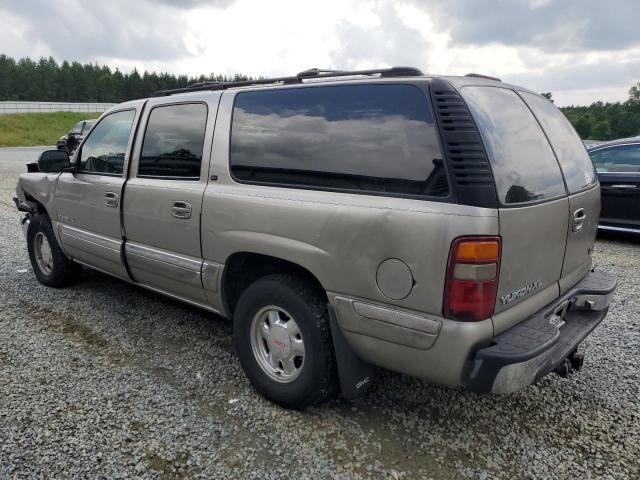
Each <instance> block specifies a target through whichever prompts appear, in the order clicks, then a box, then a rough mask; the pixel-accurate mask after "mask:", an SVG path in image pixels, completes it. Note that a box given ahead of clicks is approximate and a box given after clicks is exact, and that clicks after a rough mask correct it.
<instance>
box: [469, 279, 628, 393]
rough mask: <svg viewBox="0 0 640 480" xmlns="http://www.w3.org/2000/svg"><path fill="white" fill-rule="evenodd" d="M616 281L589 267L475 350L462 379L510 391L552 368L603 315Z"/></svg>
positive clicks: (477, 387)
mask: <svg viewBox="0 0 640 480" xmlns="http://www.w3.org/2000/svg"><path fill="white" fill-rule="evenodd" d="M616 284H617V280H616V278H615V277H614V276H613V275H610V274H608V273H605V272H590V273H589V274H588V275H587V276H586V277H585V278H584V279H582V281H580V282H579V283H578V284H577V285H576V286H574V287H573V288H572V289H571V290H570V291H568V292H567V293H566V294H564V295H563V296H562V297H560V298H559V299H558V300H556V301H555V302H553V303H552V304H551V305H548V306H547V307H545V308H543V309H542V310H540V311H539V312H537V313H535V314H533V315H532V316H531V317H529V318H527V319H526V320H524V321H522V322H520V323H518V324H517V325H514V326H513V327H512V328H510V329H509V330H507V331H505V332H503V333H501V334H500V335H498V336H496V337H495V338H494V340H493V342H492V344H491V345H490V346H488V347H485V348H481V349H480V350H478V351H476V352H475V354H474V356H473V357H472V358H471V362H470V368H469V370H468V374H467V376H466V379H465V381H464V385H465V387H466V388H468V389H469V390H472V391H476V392H482V393H512V392H516V391H518V390H521V389H523V388H525V387H527V386H528V385H531V384H532V383H535V382H536V381H538V380H539V379H540V378H542V377H544V376H545V375H547V374H548V373H550V372H552V371H554V370H556V369H557V368H558V367H559V366H560V365H561V364H563V362H565V360H566V359H567V358H568V357H570V356H571V355H572V354H573V353H574V352H575V351H576V350H577V348H578V345H580V343H582V341H583V340H584V339H585V338H586V337H587V336H588V335H589V334H590V333H591V332H592V331H593V329H594V328H596V327H597V326H598V325H599V324H600V322H601V321H602V320H603V319H604V317H605V316H606V314H607V311H608V309H609V303H610V302H611V298H612V296H613V292H614V290H615V288H616Z"/></svg>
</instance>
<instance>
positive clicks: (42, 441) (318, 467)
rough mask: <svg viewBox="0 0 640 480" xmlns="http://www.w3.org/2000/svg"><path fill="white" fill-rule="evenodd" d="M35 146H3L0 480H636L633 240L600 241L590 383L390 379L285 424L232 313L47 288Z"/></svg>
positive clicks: (115, 287)
mask: <svg viewBox="0 0 640 480" xmlns="http://www.w3.org/2000/svg"><path fill="white" fill-rule="evenodd" d="M38 151H39V149H2V150H0V252H1V253H0V479H1V478H5V477H6V478H71V477H82V478H123V477H127V478H130V477H140V478H166V479H174V478H239V479H249V478H256V479H258V478H259V479H262V478H268V479H271V478H296V479H297V478H327V479H336V478H345V479H347V478H348V479H351V478H390V479H398V478H432V479H451V478H478V479H489V478H503V479H511V478H514V479H516V478H534V479H538V478H553V479H565V478H566V479H573V478H581V479H591V478H593V479H596V478H598V479H599V478H608V479H637V478H640V466H639V462H640V460H639V457H640V402H639V392H640V375H639V370H640V369H639V367H638V362H639V361H640V358H639V356H640V334H639V327H640V300H639V299H638V294H639V293H640V289H639V288H638V285H639V283H638V282H639V281H640V280H639V279H638V272H640V242H638V241H636V242H635V243H634V242H631V241H629V240H625V239H621V238H609V239H600V240H599V241H598V244H597V248H596V262H597V264H598V265H599V267H600V268H602V269H604V270H607V271H611V272H615V273H616V274H617V275H618V276H619V282H620V283H619V287H618V292H617V294H616V297H615V300H614V303H613V305H612V308H611V310H610V313H609V316H608V317H607V319H606V320H605V322H604V323H603V324H602V325H601V326H600V327H599V328H598V329H597V330H596V332H595V333H594V334H593V335H592V336H591V337H589V339H588V340H587V341H586V342H585V345H584V349H583V350H584V351H585V352H586V354H587V357H586V365H585V369H584V370H583V372H581V373H580V374H577V375H573V376H572V377H571V378H569V379H565V380H563V379H560V378H559V377H557V376H550V377H548V378H546V379H545V380H543V381H542V382H541V383H540V384H539V385H536V386H533V387H530V388H528V389H527V390H525V391H523V392H520V393H518V394H515V395H511V396H507V397H491V396H480V395H475V394H471V393H467V392H463V391H459V390H454V389H449V388H444V387H439V386H435V385H430V384H427V383H425V382H422V381H419V380H416V379H412V378H409V377H405V376H402V375H398V374H395V373H391V372H381V374H380V377H379V379H378V383H377V386H376V388H374V389H373V390H372V391H370V392H369V393H367V394H366V395H365V396H364V397H362V398H360V399H358V400H357V401H355V402H353V403H348V402H346V401H343V400H336V401H334V402H332V403H330V404H327V405H325V406H322V407H321V408H314V409H310V410H308V411H306V412H303V413H300V412H290V411H286V410H283V409H281V408H278V407H276V406H274V405H272V404H270V403H268V402H267V401H265V400H263V399H262V398H261V397H260V396H259V395H257V394H256V393H255V392H254V391H253V390H252V389H251V387H250V385H249V383H248V381H247V380H246V379H245V377H244V375H243V373H242V371H241V369H240V365H239V363H238V361H237V359H236V357H235V355H234V352H233V348H232V342H231V326H230V324H229V323H227V322H225V320H223V319H222V318H219V317H216V316H213V315H211V314H209V313H206V312H203V311H199V310H197V309H194V308H191V307H188V306H185V305H182V304H180V303H177V302H174V301H172V300H169V299H166V298H164V297H161V296H159V295H156V294H153V293H150V292H148V291H145V290H143V289H140V288H136V287H132V286H130V285H127V284H125V283H123V282H120V281H117V280H114V279H111V278H109V277H107V276H104V275H102V274H99V273H95V272H90V271H87V272H85V281H84V282H82V283H80V284H78V285H76V286H74V287H71V288H68V289H65V290H54V289H50V288H47V287H44V286H42V285H40V284H38V283H37V282H36V280H35V277H34V276H33V274H32V272H31V267H30V265H29V260H28V257H27V254H26V247H25V243H24V241H23V239H22V236H21V231H20V228H19V227H18V225H17V218H18V214H17V212H16V211H15V209H14V207H13V203H12V201H11V197H12V195H13V192H14V188H15V182H16V178H17V176H18V174H19V173H20V172H22V171H24V170H25V169H24V161H27V160H32V159H35V157H36V156H37V153H38Z"/></svg>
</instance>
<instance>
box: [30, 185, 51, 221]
mask: <svg viewBox="0 0 640 480" xmlns="http://www.w3.org/2000/svg"><path fill="white" fill-rule="evenodd" d="M24 199H25V200H26V201H28V202H29V203H33V204H34V205H35V207H36V211H35V212H34V213H38V214H41V215H46V216H47V217H48V216H49V212H47V209H46V208H44V205H43V204H42V203H40V202H39V201H38V200H36V199H35V198H34V197H33V196H32V195H30V194H29V192H26V191H24Z"/></svg>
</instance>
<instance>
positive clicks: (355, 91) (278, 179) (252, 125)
mask: <svg viewBox="0 0 640 480" xmlns="http://www.w3.org/2000/svg"><path fill="white" fill-rule="evenodd" d="M229 155H230V165H231V173H232V175H233V177H234V178H235V179H236V180H238V181H247V182H256V183H263V184H270V185H277V186H291V187H293V186H297V187H303V188H304V187H307V188H317V189H320V190H322V189H330V190H347V191H355V192H360V191H364V192H372V193H382V194H391V195H418V196H440V197H441V196H447V195H448V193H449V186H448V181H447V177H446V174H445V171H444V165H443V161H442V152H441V150H440V146H439V143H438V137H437V132H436V128H435V125H434V121H433V115H432V112H431V110H430V108H429V103H428V99H427V96H426V95H425V94H424V93H423V91H422V90H420V89H419V88H418V87H416V86H413V85H396V84H383V85H380V84H378V85H370V84H369V85H340V86H322V87H304V88H294V89H278V90H264V91H255V92H242V93H239V94H238V95H237V96H236V99H235V104H234V109H233V122H232V133H231V147H230V154H229Z"/></svg>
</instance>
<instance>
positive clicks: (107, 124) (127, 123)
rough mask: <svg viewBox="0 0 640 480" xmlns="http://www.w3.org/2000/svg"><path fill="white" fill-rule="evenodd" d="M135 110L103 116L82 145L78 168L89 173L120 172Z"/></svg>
mask: <svg viewBox="0 0 640 480" xmlns="http://www.w3.org/2000/svg"><path fill="white" fill-rule="evenodd" d="M135 114H136V112H135V110H126V111H124V112H116V113H112V114H110V115H107V116H106V117H104V118H103V119H102V120H101V121H100V123H99V124H98V125H96V128H95V129H94V130H93V131H92V132H91V135H89V136H88V137H87V140H86V141H85V142H84V144H83V145H82V150H81V151H80V154H79V157H78V160H79V162H80V165H79V169H80V170H81V171H84V172H91V173H114V174H122V166H123V165H124V158H125V154H126V152H127V145H128V143H129V134H130V133H131V126H132V124H133V118H134V117H135Z"/></svg>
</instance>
